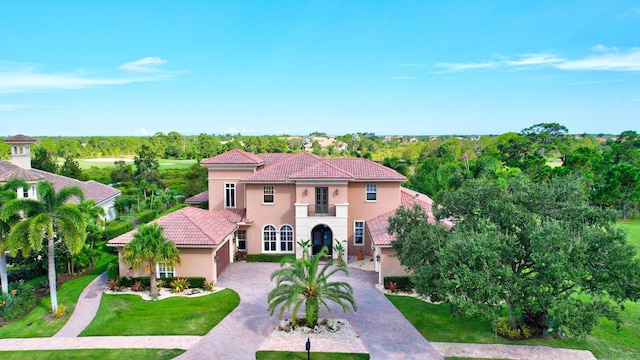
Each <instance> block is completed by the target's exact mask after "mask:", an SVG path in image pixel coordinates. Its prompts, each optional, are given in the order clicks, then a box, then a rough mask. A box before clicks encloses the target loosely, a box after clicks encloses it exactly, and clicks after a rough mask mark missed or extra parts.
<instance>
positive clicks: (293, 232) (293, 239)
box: [276, 224, 296, 254]
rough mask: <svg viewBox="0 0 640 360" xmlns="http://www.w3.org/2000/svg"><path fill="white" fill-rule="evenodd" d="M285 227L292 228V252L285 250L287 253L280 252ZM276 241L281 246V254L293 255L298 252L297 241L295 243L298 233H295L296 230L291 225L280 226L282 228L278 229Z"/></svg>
mask: <svg viewBox="0 0 640 360" xmlns="http://www.w3.org/2000/svg"><path fill="white" fill-rule="evenodd" d="M285 226H288V227H290V228H291V251H289V250H285V251H283V250H280V247H281V246H282V241H283V240H282V236H281V234H282V228H283V227H285ZM276 239H277V241H278V245H279V246H278V252H279V253H282V254H293V253H294V252H295V251H296V241H295V239H296V232H295V230H294V229H293V226H291V225H289V224H282V225H281V226H280V228H279V229H278V233H277V234H276Z"/></svg>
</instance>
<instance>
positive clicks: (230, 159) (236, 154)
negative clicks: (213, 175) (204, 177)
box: [200, 149, 264, 165]
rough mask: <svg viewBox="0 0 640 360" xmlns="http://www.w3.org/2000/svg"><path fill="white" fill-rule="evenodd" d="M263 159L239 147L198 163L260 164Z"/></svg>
mask: <svg viewBox="0 0 640 360" xmlns="http://www.w3.org/2000/svg"><path fill="white" fill-rule="evenodd" d="M263 162H264V161H263V160H262V159H261V158H259V157H258V156H256V155H254V154H252V153H249V152H246V151H243V150H239V149H233V150H229V151H227V152H225V153H223V154H220V155H218V156H214V157H212V158H209V159H204V160H202V161H201V162H200V164H203V165H205V164H255V165H260V164H262V163H263Z"/></svg>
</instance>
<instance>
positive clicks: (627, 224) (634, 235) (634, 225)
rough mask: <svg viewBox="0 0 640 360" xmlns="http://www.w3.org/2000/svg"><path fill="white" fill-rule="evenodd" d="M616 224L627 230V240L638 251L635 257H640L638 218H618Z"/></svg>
mask: <svg viewBox="0 0 640 360" xmlns="http://www.w3.org/2000/svg"><path fill="white" fill-rule="evenodd" d="M618 225H620V227H621V228H623V229H625V230H627V241H628V242H629V244H631V245H633V246H635V248H636V251H637V252H638V255H637V256H636V257H640V220H624V221H623V220H620V221H618Z"/></svg>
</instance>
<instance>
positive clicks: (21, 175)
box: [0, 160, 44, 182]
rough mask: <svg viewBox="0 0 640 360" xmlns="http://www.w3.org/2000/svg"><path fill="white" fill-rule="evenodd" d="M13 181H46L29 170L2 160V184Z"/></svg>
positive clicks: (0, 166) (0, 174)
mask: <svg viewBox="0 0 640 360" xmlns="http://www.w3.org/2000/svg"><path fill="white" fill-rule="evenodd" d="M11 179H22V180H24V181H38V180H44V176H42V175H39V174H36V173H34V172H32V171H31V170H29V169H23V168H21V167H20V166H17V165H14V164H12V163H10V162H8V161H3V160H0V182H6V181H9V180H11Z"/></svg>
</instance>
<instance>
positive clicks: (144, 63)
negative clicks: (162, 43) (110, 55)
mask: <svg viewBox="0 0 640 360" xmlns="http://www.w3.org/2000/svg"><path fill="white" fill-rule="evenodd" d="M166 62H167V61H166V60H162V59H161V58H159V57H157V56H150V57H145V58H142V59H138V60H136V61H132V62H128V63H126V64H123V65H122V66H120V67H119V68H118V69H120V70H125V71H129V72H136V73H137V72H142V73H149V72H160V71H161V70H160V69H158V67H160V66H161V65H163V64H164V63H166Z"/></svg>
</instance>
